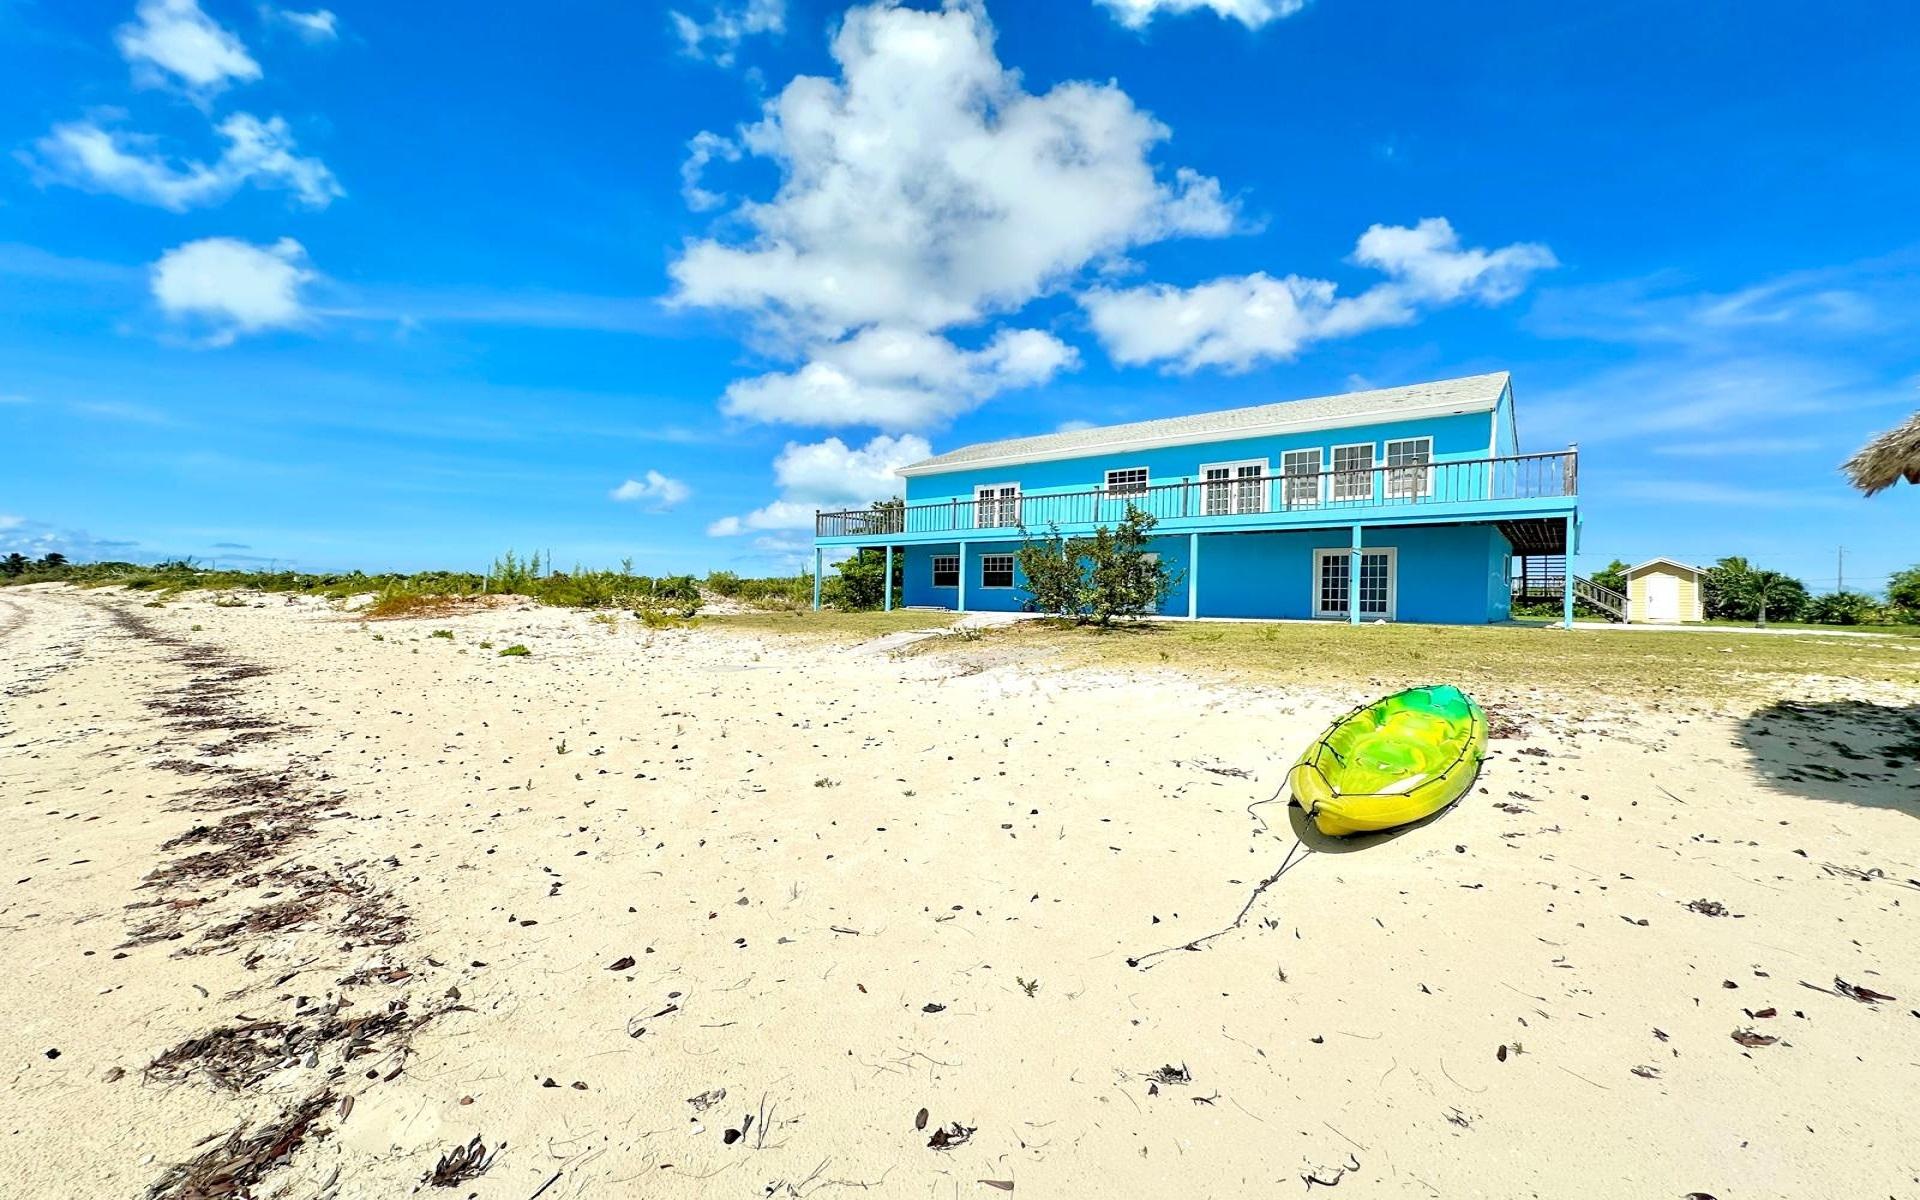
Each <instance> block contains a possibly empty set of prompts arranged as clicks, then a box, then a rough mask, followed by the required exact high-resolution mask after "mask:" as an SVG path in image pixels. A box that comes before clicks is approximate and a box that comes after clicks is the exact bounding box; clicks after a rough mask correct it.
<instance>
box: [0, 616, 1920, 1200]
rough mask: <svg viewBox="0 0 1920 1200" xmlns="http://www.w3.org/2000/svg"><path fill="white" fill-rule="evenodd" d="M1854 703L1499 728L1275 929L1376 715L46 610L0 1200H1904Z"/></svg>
mask: <svg viewBox="0 0 1920 1200" xmlns="http://www.w3.org/2000/svg"><path fill="white" fill-rule="evenodd" d="M436 630H444V631H447V632H449V633H450V634H451V636H450V637H438V636H434V632H435V631H436ZM483 643H491V646H484V647H483ZM513 644H522V645H525V646H526V647H528V649H529V651H530V653H529V654H528V655H526V656H524V657H501V656H500V655H499V654H498V650H499V649H501V648H504V647H507V646H509V645H513ZM1812 686H1813V685H1811V684H1810V685H1809V687H1812ZM1819 686H1820V687H1822V688H1825V689H1826V690H1825V691H1823V692H1820V693H1818V694H1807V695H1804V696H1802V697H1800V699H1801V700H1802V701H1804V707H1803V708H1801V709H1798V710H1795V709H1780V708H1777V707H1776V708H1774V709H1770V710H1768V712H1769V714H1770V715H1767V716H1764V717H1760V718H1755V717H1752V716H1751V715H1750V714H1749V713H1748V712H1746V711H1743V710H1730V711H1720V710H1719V709H1717V708H1716V707H1715V705H1714V704H1712V703H1711V702H1702V703H1699V704H1695V705H1669V706H1668V707H1666V708H1664V709H1655V708H1652V707H1646V706H1644V705H1643V704H1641V703H1638V702H1629V701H1626V700H1611V701H1610V700H1607V699H1605V698H1596V697H1590V696H1589V697H1559V698H1550V700H1549V701H1548V702H1547V703H1545V704H1543V703H1542V702H1541V701H1540V700H1539V699H1538V698H1537V697H1522V696H1518V695H1516V696H1483V697H1482V699H1483V700H1485V701H1487V702H1488V703H1490V704H1491V705H1492V706H1494V707H1495V708H1496V709H1497V710H1499V711H1500V712H1502V713H1503V714H1505V715H1506V717H1507V718H1508V719H1509V720H1511V721H1513V722H1515V725H1514V726H1513V727H1510V728H1509V729H1508V730H1507V732H1508V733H1509V734H1510V735H1515V736H1507V737H1504V738H1499V739H1497V740H1496V741H1495V743H1494V753H1493V756H1492V759H1491V761H1490V762H1489V763H1488V765H1487V767H1486V769H1485V771H1484V773H1483V775H1482V778H1481V781H1480V785H1479V787H1478V788H1477V789H1476V791H1475V792H1474V793H1473V794H1472V795H1471V796H1470V797H1469V799H1468V800H1466V801H1464V802H1463V803H1462V804H1460V805H1459V806H1457V807H1456V808H1455V809H1454V810H1452V811H1450V812H1448V813H1446V814H1444V815H1443V816H1442V817H1441V818H1440V819H1438V820H1435V821H1433V822H1430V823H1428V824H1425V825H1422V826H1419V827H1417V828H1414V829H1411V830H1408V831H1405V832H1403V833H1402V834H1400V835H1399V836H1396V837H1388V838H1380V839H1373V840H1371V841H1368V842H1364V843H1360V844H1357V845H1351V844H1328V843H1325V842H1324V841H1321V840H1320V839H1317V838H1311V837H1309V838H1308V839H1307V841H1308V845H1307V846H1306V847H1304V848H1303V849H1302V850H1300V851H1295V852H1294V855H1293V861H1292V863H1291V865H1289V866H1288V867H1287V870H1286V871H1285V873H1284V874H1282V875H1281V876H1280V877H1279V878H1278V879H1277V880H1274V881H1273V882H1272V884H1271V885H1270V886H1268V887H1266V888H1265V890H1264V891H1263V892H1260V894H1258V895H1257V896H1256V895H1255V891H1256V889H1257V888H1259V886H1260V885H1261V883H1262V881H1263V880H1266V879H1268V878H1269V877H1271V876H1272V875H1273V873H1274V872H1275V871H1276V870H1277V869H1278V868H1280V867H1281V865H1282V864H1283V862H1287V861H1288V854H1289V851H1290V849H1292V848H1293V847H1294V843H1295V840H1296V836H1297V834H1298V832H1299V831H1298V829H1297V828H1296V825H1297V822H1295V821H1292V820H1290V819H1289V817H1290V812H1289V810H1288V809H1287V808H1286V807H1285V805H1284V799H1283V798H1282V799H1281V800H1280V801H1275V799H1274V797H1275V795H1276V790H1277V788H1278V786H1279V784H1280V783H1281V780H1282V777H1283V775H1284V770H1285V767H1286V765H1287V763H1288V762H1289V761H1290V759H1291V757H1292V755H1293V754H1294V753H1296V752H1297V750H1298V748H1299V746H1300V745H1301V744H1302V743H1303V742H1304V741H1305V740H1307V739H1308V738H1310V737H1311V736H1312V735H1313V733H1315V732H1316V731H1317V730H1318V729H1319V728H1320V727H1321V726H1322V725H1324V724H1325V723H1326V721H1327V720H1329V719H1330V718H1331V717H1333V716H1334V715H1336V714H1337V713H1338V712H1340V711H1342V710H1343V709H1344V708H1345V707H1347V706H1348V705H1349V704H1351V703H1352V702H1353V701H1354V700H1355V699H1357V697H1356V696H1354V695H1350V694H1346V693H1342V692H1338V691H1333V690H1327V691H1301V690H1291V691H1286V692H1282V691H1279V690H1275V689H1273V688H1266V687H1253V686H1242V685H1237V684H1235V683H1233V682H1232V681H1230V680H1221V679H1210V680H1205V681H1197V680H1189V679H1183V678H1181V677H1180V676H1179V675H1177V674H1176V673H1174V672H1172V671H1156V672H1113V671H1106V672H1093V671H1061V670H1050V669H1043V668H1041V667H1038V666H1035V665H1032V664H1024V663H1020V662H1017V661H1012V662H1009V661H999V662H997V663H995V664H993V665H987V666H985V667H984V668H982V665H981V664H980V663H977V662H976V663H968V662H966V661H964V660H963V659H962V658H960V657H957V656H955V655H951V654H946V653H942V652H935V653H931V654H917V655H913V656H910V657H904V658H893V657H888V656H884V655H874V654H857V653H850V652H848V651H846V650H845V649H843V648H838V647H835V646H832V645H830V644H825V643H816V642H808V641H799V640H794V639H782V638H779V637H772V636H753V635H748V634H742V633H737V632H726V631H723V630H716V629H713V628H710V627H709V628H697V629H693V630H684V629H676V630H661V631H649V630H645V629H644V628H642V627H640V626H639V624H638V623H637V622H635V621H633V620H632V619H631V618H621V619H620V620H618V621H616V622H615V623H614V624H613V625H611V626H609V625H607V624H605V623H602V622H598V621H595V620H591V619H589V618H587V617H586V616H583V615H581V614H575V613H565V612H557V611H553V610H533V609H497V610H494V611H489V612H482V613H474V614H468V615H462V616H458V617H443V618H434V619H429V620H425V621H414V622H390V623H384V624H374V625H365V624H363V623H361V622H359V621H358V620H356V619H354V618H352V617H350V616H346V615H343V614H341V613H338V612H335V611H333V610H331V609H329V608H327V607H326V606H324V605H320V604H308V603H301V602H289V601H286V600H284V599H282V598H278V597H275V598H270V599H267V600H264V601H248V602H246V604H245V605H244V606H241V607H219V606H216V605H215V604H214V603H212V602H211V598H207V597H196V598H192V599H186V600H181V601H178V602H174V603H171V604H168V605H166V606H164V607H148V606H146V602H145V600H144V598H143V597H139V596H130V595H119V594H114V593H110V592H98V593H79V592H73V591H69V590H64V589H43V588H28V589H9V590H7V591H5V592H0V691H3V694H0V797H4V802H5V806H6V808H5V816H6V820H7V828H8V836H7V837H6V838H5V839H4V841H3V842H0V856H3V857H4V860H5V861H4V867H5V873H4V876H0V886H4V888H5V891H4V893H0V950H4V952H5V957H6V961H7V962H8V964H9V965H10V967H11V969H10V970H9V971H7V972H6V973H5V974H4V976H0V1009H3V1010H4V1011H5V1012H6V1013H7V1014H8V1016H9V1019H8V1020H7V1021H6V1022H5V1023H4V1024H0V1055H4V1061H6V1062H7V1063H8V1064H10V1066H11V1079H10V1081H9V1085H8V1087H7V1089H6V1091H5V1093H4V1094H3V1095H0V1118H3V1119H0V1129H4V1130H5V1137H4V1140H0V1178H4V1179H6V1180H7V1181H9V1182H8V1186H7V1187H6V1189H5V1190H6V1194H7V1195H9V1196H20V1197H42V1196H44V1197H74V1196H83V1195H84V1196H128V1197H131V1196H143V1195H148V1194H150V1193H152V1194H157V1195H164V1196H186V1195H193V1194H196V1193H195V1192H194V1191H193V1190H192V1189H193V1188H195V1187H202V1188H206V1189H209V1194H225V1193H220V1192H217V1191H213V1190H211V1189H214V1188H217V1187H219V1186H232V1187H238V1188H239V1189H241V1192H242V1194H250V1195H256V1196H261V1197H281V1196H285V1197H338V1198H341V1200H346V1198H351V1197H393V1196H398V1195H405V1194H408V1193H409V1192H411V1191H412V1190H413V1189H415V1188H416V1187H418V1186H419V1185H421V1184H422V1183H423V1180H426V1179H427V1178H428V1177H430V1176H432V1175H433V1174H434V1173H435V1171H436V1168H440V1169H441V1176H442V1178H445V1179H449V1180H451V1181H452V1183H453V1186H454V1188H455V1190H450V1191H448V1192H446V1193H444V1194H448V1195H459V1196H466V1195H476V1196H480V1197H489V1198H491V1197H501V1198H509V1200H526V1198H527V1197H529V1196H532V1195H535V1194H539V1195H541V1196H542V1197H545V1198H553V1197H574V1196H626V1195H648V1196H695V1195H701V1196H704V1195H739V1196H762V1197H766V1196H813V1195H839V1194H870V1195H881V1196H892V1195H901V1196H924V1195H933V1196H994V1195H1001V1194H1005V1193H1007V1192H1013V1193H1014V1194H1016V1195H1046V1196H1082V1195H1102V1196H1171V1195H1181V1196H1243V1195H1253V1194H1267V1193H1273V1194H1292V1193H1295V1192H1301V1191H1317V1190H1319V1188H1320V1187H1321V1186H1338V1187H1339V1188H1340V1192H1339V1193H1338V1194H1339V1195H1340V1196H1342V1197H1353V1196H1356V1195H1357V1196H1402V1195H1405V1196H1446V1197H1455V1196H1463V1197H1464V1196H1522V1195H1542V1196H1572V1195H1578V1196H1597V1197H1611V1196H1620V1197H1648V1196H1656V1197H1657V1196H1681V1195H1685V1194H1687V1193H1692V1192H1701V1193H1707V1194H1710V1195H1713V1196H1717V1197H1720V1198H1722V1200H1732V1198H1734V1197H1753V1196H1811V1195H1848V1196H1869V1195H1873V1196H1878V1195H1911V1194H1915V1192H1916V1191H1917V1190H1920V1149H1916V1143H1915V1141H1914V1139H1913V1138H1912V1137H1911V1123H1912V1118H1911V1116H1910V1115H1909V1113H1908V1111H1907V1110H1908V1109H1909V1108H1910V1105H1909V1103H1908V1102H1907V1097H1909V1096H1910V1095H1911V1094H1912V1093H1913V1091H1914V1088H1915V1086H1916V1084H1920V1075H1917V1072H1920V973H1917V972H1916V968H1915V965H1914V964H1915V958H1914V954H1913V947H1914V946H1915V944H1916V930H1915V927H1914V923H1913V918H1912V914H1913V913H1914V911H1915V909H1916V907H1917V906H1920V883H1916V882H1915V880H1916V879H1920V838H1917V837H1916V833H1920V826H1916V823H1915V822H1916V817H1920V803H1917V802H1916V799H1915V791H1914V785H1915V783H1916V782H1920V772H1916V769H1915V765H1914V764H1915V760H1916V758H1920V744H1916V732H1917V730H1916V722H1915V718H1914V716H1913V714H1914V709H1913V707H1912V705H1913V702H1914V697H1912V696H1902V695H1896V694H1893V693H1891V692H1889V691H1888V689H1885V688H1882V689H1880V691H1879V692H1878V693H1876V694H1874V695H1872V696H1867V697H1864V698H1863V697H1862V695H1861V694H1860V693H1859V689H1854V688H1850V687H1848V686H1846V685H1845V681H1828V682H1825V683H1822V684H1821V685H1819ZM1866 700H1871V701H1873V703H1867V702H1865V701H1866ZM1889 701H1892V702H1894V703H1889ZM1250 897H1252V898H1253V903H1252V905H1251V906H1250V907H1249V906H1248V900H1249V898H1250ZM1243 908H1244V909H1245V917H1244V919H1243V920H1242V921H1241V923H1240V924H1239V925H1238V927H1232V928H1229V926H1231V925H1232V923H1233V922H1234V920H1235V917H1236V915H1237V914H1240V913H1241V912H1242V910H1243ZM1223 929H1224V930H1225V932H1222V930H1223ZM1216 934H1217V935H1218V936H1210V935H1216ZM1196 944H1197V945H1198V946H1199V948H1198V949H1192V950H1188V949H1183V948H1182V947H1186V946H1189V945H1196ZM1169 949H1171V952H1168V953H1156V952H1159V951H1166V950H1169ZM1876 996H1878V997H1885V998H1881V999H1876V998H1875V997H1876ZM475 1138H479V1139H480V1141H481V1143H482V1144H483V1145H484V1147H485V1149H484V1151H481V1150H479V1149H477V1148H476V1149H474V1150H473V1151H472V1154H473V1157H472V1159H467V1158H466V1157H465V1156H466V1154H467V1151H466V1150H465V1149H464V1148H467V1147H469V1146H470V1145H471V1143H472V1140H473V1139H475ZM453 1151H459V1152H460V1155H459V1156H458V1157H455V1158H448V1157H447V1156H448V1155H449V1153H450V1152H453ZM222 1180H225V1181H226V1182H225V1183H222V1182H221V1181H222ZM541 1189H544V1190H541ZM426 1190H427V1192H428V1194H432V1193H433V1192H434V1189H432V1188H428V1189H426Z"/></svg>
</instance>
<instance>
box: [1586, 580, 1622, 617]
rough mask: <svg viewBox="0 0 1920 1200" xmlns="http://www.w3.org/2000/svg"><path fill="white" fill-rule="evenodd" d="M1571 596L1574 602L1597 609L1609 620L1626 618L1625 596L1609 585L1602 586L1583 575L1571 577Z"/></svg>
mask: <svg viewBox="0 0 1920 1200" xmlns="http://www.w3.org/2000/svg"><path fill="white" fill-rule="evenodd" d="M1573 598H1574V601H1575V602H1576V603H1581V604H1585V605H1586V606H1587V607H1588V608H1594V609H1598V610H1599V611H1600V614H1601V615H1602V616H1604V617H1606V619H1607V620H1609V621H1625V620H1626V619H1627V598H1626V597H1625V596H1622V595H1621V594H1620V593H1619V592H1616V591H1614V590H1613V589H1612V588H1610V587H1604V586H1602V585H1600V584H1597V583H1595V582H1594V581H1593V580H1591V579H1587V578H1585V577H1584V576H1580V575H1575V576H1574V577H1573Z"/></svg>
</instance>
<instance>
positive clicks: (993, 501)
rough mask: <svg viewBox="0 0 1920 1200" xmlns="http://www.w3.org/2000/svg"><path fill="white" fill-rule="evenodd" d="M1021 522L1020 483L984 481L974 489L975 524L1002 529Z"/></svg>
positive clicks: (985, 527)
mask: <svg viewBox="0 0 1920 1200" xmlns="http://www.w3.org/2000/svg"><path fill="white" fill-rule="evenodd" d="M1019 523H1020V485H1019V484H1017V483H983V484H981V485H980V486H978V487H976V488H974V489H973V525H974V528H976V529H1000V528H1003V527H1006V526H1009V525H1018V524H1019Z"/></svg>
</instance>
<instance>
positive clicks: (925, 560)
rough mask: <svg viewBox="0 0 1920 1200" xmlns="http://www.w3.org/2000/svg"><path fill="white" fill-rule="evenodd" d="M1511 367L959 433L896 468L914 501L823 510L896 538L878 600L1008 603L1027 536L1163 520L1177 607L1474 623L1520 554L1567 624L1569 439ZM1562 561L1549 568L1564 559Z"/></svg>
mask: <svg viewBox="0 0 1920 1200" xmlns="http://www.w3.org/2000/svg"><path fill="white" fill-rule="evenodd" d="M1517 429H1518V426H1517V423H1516V421H1515V417H1514V406H1513V387H1512V383H1511V381H1510V380H1509V378H1508V376H1507V374H1506V373H1505V372H1497V373H1494V374H1490V375H1474V376H1469V377H1467V378H1464V379H1446V380H1441V381H1438V382H1435V383H1421V384H1414V385H1412V386H1410V387H1396V388H1381V389H1377V390H1373V391H1365V392H1353V393H1350V394H1347V395H1342V396H1323V397H1318V398H1315V399H1310V400H1293V401H1288V402H1286V403H1281V404H1264V405H1259V406H1257V407H1254V408H1237V409H1230V410H1228V411H1225V412H1211V413H1195V414H1193V415H1190V416H1183V417H1169V418H1166V419H1164V420H1157V421H1140V422H1135V423H1132V424H1127V425H1108V426H1103V427H1099V428H1093V429H1076V430H1072V431H1070V432H1062V433H1050V434H1042V435H1039V436H1036V437H1023V438H1010V439H1007V440H1005V441H997V442H981V443H979V444H977V445H972V446H962V447H960V448H959V449H957V450H950V451H948V452H946V453H945V454H940V455H936V456H934V457H933V458H929V459H926V460H925V461H923V462H917V463H913V464H911V465H909V466H906V467H902V468H901V469H900V472H899V474H900V475H901V476H902V478H903V479H904V480H905V483H906V490H905V500H906V503H905V505H904V507H903V506H900V505H897V504H896V505H893V506H875V507H873V508H868V509H859V510H854V511H851V512H823V513H820V514H818V516H817V517H816V522H815V529H814V579H815V588H814V604H815V607H818V605H819V583H818V581H819V578H820V568H821V565H822V564H823V562H826V561H831V560H830V559H828V558H827V556H828V555H836V556H837V555H841V554H844V553H850V552H852V551H854V550H857V549H863V548H864V549H878V550H884V551H885V554H886V557H887V560H888V565H889V570H888V571H887V574H886V578H887V579H888V580H891V579H892V577H893V572H892V570H891V564H892V561H893V559H894V557H895V556H896V555H904V556H905V562H904V567H903V571H902V575H903V581H902V584H901V589H902V594H901V595H900V596H898V597H896V596H894V595H893V594H892V592H893V589H892V587H891V586H889V587H888V595H887V606H888V607H889V608H891V607H893V606H894V605H895V604H896V603H903V604H906V605H908V606H921V607H933V608H945V609H954V610H958V611H963V612H978V611H997V612H1018V611H1020V610H1022V609H1023V608H1024V607H1025V606H1026V604H1027V603H1028V601H1029V599H1030V596H1029V594H1028V593H1027V592H1026V591H1025V589H1024V587H1023V584H1024V579H1023V578H1022V576H1021V573H1020V568H1019V563H1018V561H1017V559H1016V558H1015V552H1016V551H1018V550H1019V548H1020V545H1021V543H1022V540H1023V538H1024V537H1026V536H1028V535H1029V534H1031V535H1033V536H1036V537H1037V536H1044V535H1045V534H1046V533H1047V531H1048V529H1049V527H1050V526H1057V527H1058V528H1059V530H1060V532H1061V533H1063V534H1066V535H1068V536H1072V535H1076V534H1086V533H1090V532H1092V531H1093V530H1094V529H1095V528H1097V527H1098V526H1101V525H1113V524H1115V523H1117V522H1118V521H1119V520H1120V519H1121V518H1122V517H1124V516H1125V514H1126V510H1127V506H1128V505H1129V504H1132V505H1136V506H1138V507H1139V508H1141V509H1143V510H1145V511H1147V512H1149V513H1152V514H1153V515H1154V516H1155V517H1156V518H1158V521H1159V524H1158V525H1157V526H1156V527H1155V529H1154V533H1153V538H1152V541H1151V543H1150V545H1149V547H1148V548H1149V549H1150V550H1151V551H1152V552H1153V553H1156V554H1158V555H1159V557H1160V560H1161V562H1162V563H1163V564H1165V565H1166V566H1168V567H1170V568H1172V569H1173V570H1174V571H1176V572H1178V573H1179V575H1180V579H1181V583H1180V586H1179V587H1177V588H1176V589H1174V592H1173V594H1172V595H1170V596H1168V597H1167V600H1166V602H1165V604H1164V605H1163V608H1162V612H1163V615H1165V616H1170V617H1250V618H1263V617H1264V618H1294V619H1314V618H1324V619H1327V620H1342V621H1351V622H1355V623H1358V622H1362V621H1377V620H1385V621H1429V622H1444V623H1451V624H1484V623H1486V622H1489V621H1502V620H1505V619H1507V616H1508V613H1509V606H1510V604H1511V600H1512V597H1513V595H1514V594H1515V592H1516V590H1517V589H1516V588H1515V586H1514V582H1515V576H1516V574H1519V575H1521V576H1522V577H1524V576H1525V575H1526V572H1524V571H1523V572H1518V573H1517V572H1516V571H1515V570H1514V566H1513V563H1514V560H1515V559H1516V558H1519V559H1522V560H1525V561H1527V562H1529V563H1530V564H1532V565H1531V571H1532V578H1533V580H1534V581H1535V583H1536V584H1537V583H1538V582H1539V581H1540V580H1541V579H1542V578H1550V579H1552V581H1553V584H1554V585H1556V586H1557V589H1558V590H1559V592H1560V596H1559V597H1558V598H1559V599H1560V600H1561V601H1562V612H1563V616H1564V619H1565V620H1566V621H1567V622H1568V623H1571V621H1572V618H1573V603H1574V597H1575V591H1576V586H1577V585H1578V584H1580V583H1582V582H1584V581H1581V580H1577V579H1575V577H1574V575H1573V573H1572V572H1571V571H1570V570H1567V569H1566V565H1565V564H1566V562H1567V560H1568V556H1570V555H1571V553H1572V551H1573V550H1574V548H1575V546H1576V543H1577V542H1578V539H1579V531H1580V517H1579V497H1578V487H1577V484H1578V470H1577V451H1576V449H1575V448H1573V447H1568V448H1567V449H1565V450H1555V451H1551V452H1548V453H1543V454H1523V453H1521V451H1520V445H1519V435H1518V433H1517ZM1556 562H1557V564H1558V565H1557V574H1555V564H1556Z"/></svg>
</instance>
